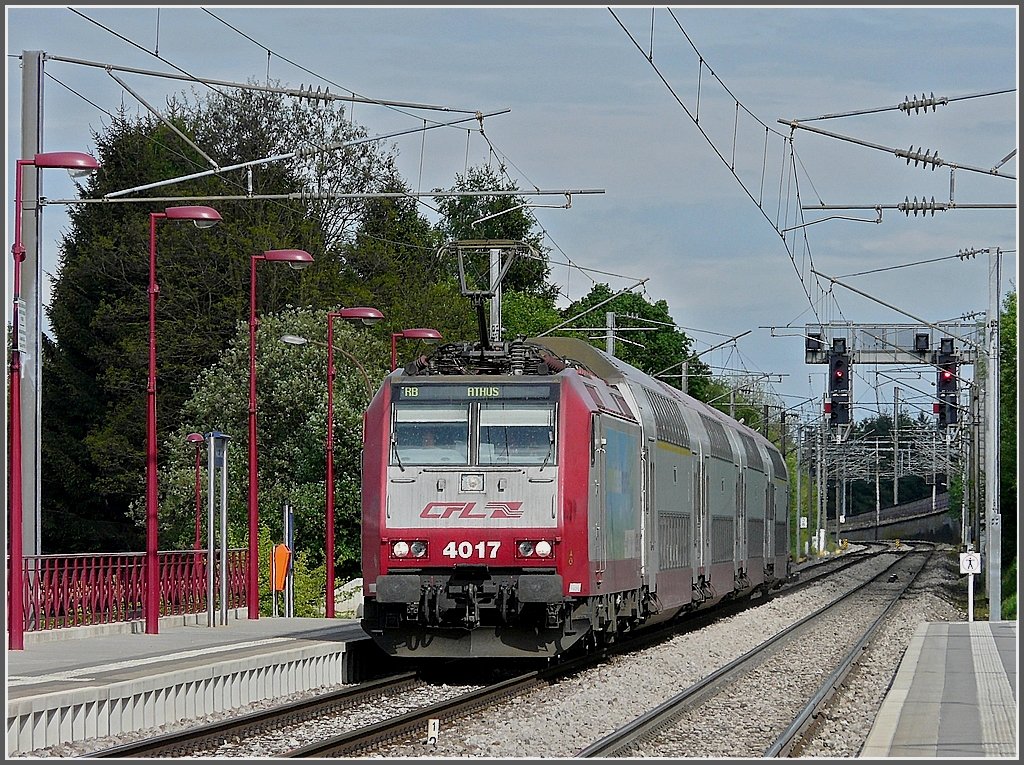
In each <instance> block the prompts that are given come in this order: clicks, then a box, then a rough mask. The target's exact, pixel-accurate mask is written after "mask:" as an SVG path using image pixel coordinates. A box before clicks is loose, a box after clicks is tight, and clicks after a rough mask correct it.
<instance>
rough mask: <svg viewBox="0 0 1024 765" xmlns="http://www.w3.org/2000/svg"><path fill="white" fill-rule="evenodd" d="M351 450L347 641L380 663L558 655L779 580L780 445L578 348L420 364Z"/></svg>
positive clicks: (783, 534) (451, 355)
mask: <svg viewBox="0 0 1024 765" xmlns="http://www.w3.org/2000/svg"><path fill="white" fill-rule="evenodd" d="M364 449H365V451H364V456H363V491H362V524H363V525H362V561H363V564H362V565H363V595H364V604H363V619H362V626H363V629H364V630H365V631H366V632H367V633H368V634H369V635H370V636H372V638H373V639H374V640H375V641H376V642H377V644H378V645H380V646H381V647H382V648H383V649H384V650H385V651H387V652H388V653H390V654H395V655H400V656H412V657H417V656H420V657H435V656H446V657H452V656H464V657H488V656H502V657H523V656H537V657H539V656H554V655H557V654H561V653H563V652H565V651H566V650H568V649H569V648H570V647H571V646H573V645H574V644H577V643H579V642H580V641H584V643H583V645H584V646H586V647H591V646H593V645H599V644H602V643H605V642H610V641H612V640H614V639H615V637H616V636H617V635H619V634H620V633H623V632H627V631H630V630H636V629H639V628H641V627H643V626H645V625H650V624H653V623H656V622H659V621H663V620H665V619H668V618H672V617H675V616H678V615H681V614H684V613H685V612H687V611H691V610H696V609H698V608H706V607H710V606H712V605H714V604H716V603H718V602H720V601H721V600H722V599H725V598H735V597H739V596H743V595H747V594H752V593H755V592H757V591H759V590H761V591H766V590H768V589H770V588H772V587H775V586H777V585H779V584H781V582H782V581H783V580H784V579H785V578H786V577H787V576H788V574H789V551H788V547H789V546H788V540H789V533H788V522H789V521H788V510H787V508H788V498H789V483H788V476H787V471H786V466H785V462H784V461H783V458H782V455H781V454H780V453H779V451H778V449H776V448H775V446H773V445H772V444H771V443H770V442H769V441H768V440H767V439H765V438H764V437H763V436H761V435H760V434H758V433H756V432H755V431H753V430H751V429H749V428H747V427H745V426H744V425H742V424H740V423H738V422H736V421H735V420H733V419H731V418H729V417H727V416H725V415H723V414H722V413H720V412H718V411H717V410H715V409H713V408H711V407H709V406H707V405H705V404H703V403H701V402H699V401H697V400H696V399H693V398H691V397H689V396H687V395H685V394H683V393H681V392H680V391H678V390H676V389H675V388H672V387H671V386H669V385H666V384H664V383H661V382H659V381H657V380H655V379H654V378H652V377H650V376H648V375H646V374H644V373H643V372H641V371H639V370H637V369H636V368H634V367H632V366H630V365H629V364H626V363H624V362H622V361H621V360H619V359H617V358H615V357H613V356H610V355H608V354H605V353H603V352H602V351H600V350H598V349H596V348H594V347H593V346H591V345H589V344H587V343H585V342H583V341H580V340H576V339H573V338H564V337H558V338H555V337H552V338H542V339H532V340H525V339H518V340H514V341H510V342H505V343H501V344H500V345H499V346H498V347H492V346H491V345H490V344H489V343H465V344H449V345H446V346H443V347H441V348H439V349H438V350H437V351H436V352H435V353H434V354H432V355H431V356H430V357H429V358H427V357H421V359H419V360H418V361H417V362H414V363H413V364H410V365H409V366H408V367H406V369H404V370H397V371H395V372H393V373H392V374H391V375H390V376H389V377H388V378H387V379H386V380H385V383H384V385H383V386H382V387H381V389H380V390H379V392H378V393H377V395H376V396H375V398H374V400H373V401H372V403H371V404H370V406H369V408H368V410H367V413H366V423H365V445H364Z"/></svg>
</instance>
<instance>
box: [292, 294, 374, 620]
mask: <svg viewBox="0 0 1024 765" xmlns="http://www.w3.org/2000/svg"><path fill="white" fill-rule="evenodd" d="M336 317H340V318H342V319H345V320H347V321H351V322H362V323H363V324H367V325H369V324H376V323H377V322H378V321H380V320H381V319H383V318H384V315H383V314H382V313H381V312H380V311H378V310H377V309H376V308H366V307H360V308H342V309H341V310H340V311H330V312H328V314H327V342H326V343H316V341H314V343H315V344H316V345H326V346H327V441H326V445H325V449H326V452H327V489H326V492H325V493H326V512H325V513H324V526H325V529H324V558H325V559H326V569H327V571H326V580H327V582H326V587H325V595H326V599H325V606H324V615H325V616H326V617H327V618H328V619H332V618H334V582H335V577H334V376H335V371H334V351H335V350H338V351H340V352H341V353H342V355H343V356H345V358H347V359H348V360H349V361H351V362H352V363H353V364H354V365H355V366H356V368H357V369H358V370H359V372H360V373H361V374H362V375H363V380H364V381H365V382H366V395H367V397H368V398H372V397H373V388H372V386H371V385H370V376H369V375H368V374H367V373H366V368H365V367H364V366H363V365H362V364H361V363H360V362H359V359H357V358H356V357H355V356H353V355H352V354H351V353H349V352H348V351H346V350H345V349H344V348H337V349H336V348H335V347H334V324H333V320H334V319H335V318H336ZM281 341H282V342H285V343H288V344H289V345H305V344H306V343H308V342H310V341H309V340H307V339H306V338H304V337H299V336H298V335H284V336H283V337H282V338H281Z"/></svg>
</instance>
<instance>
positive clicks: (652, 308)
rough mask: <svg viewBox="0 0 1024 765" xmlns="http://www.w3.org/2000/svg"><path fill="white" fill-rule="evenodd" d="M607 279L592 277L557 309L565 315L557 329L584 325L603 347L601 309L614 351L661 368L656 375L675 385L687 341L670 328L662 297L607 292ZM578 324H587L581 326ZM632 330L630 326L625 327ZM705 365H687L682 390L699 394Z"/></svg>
mask: <svg viewBox="0 0 1024 765" xmlns="http://www.w3.org/2000/svg"><path fill="white" fill-rule="evenodd" d="M613 295H614V293H613V292H612V290H611V288H610V287H609V286H608V285H607V284H602V283H597V284H595V285H594V286H593V287H592V288H591V290H590V292H589V293H588V294H587V295H586V296H585V297H583V298H581V299H580V300H577V301H576V302H574V303H572V304H571V305H570V306H568V307H567V308H566V309H565V310H563V311H562V315H563V317H564V318H563V321H566V320H570V319H571V321H569V323H568V324H567V325H566V326H565V327H564V328H562V329H559V330H557V332H558V334H571V335H573V336H576V337H578V336H580V335H579V332H572V331H571V330H572V329H573V328H578V329H579V331H586V332H587V335H586V337H587V338H588V339H589V340H590V342H591V343H592V344H593V345H595V346H596V347H598V348H601V349H604V348H605V342H606V336H607V334H608V333H607V332H606V331H605V330H604V329H603V327H604V326H605V314H606V313H608V312H612V313H614V314H615V326H616V330H615V355H616V356H617V357H618V358H620V359H622V360H623V361H625V362H627V363H629V364H632V365H633V366H635V367H636V368H637V369H640V370H641V371H643V372H646V373H647V374H649V375H652V376H653V375H659V374H662V372H663V371H664V370H670V371H671V374H662V376H661V377H660V379H662V380H664V381H665V382H667V383H668V384H669V385H672V386H674V387H676V388H678V387H680V385H681V377H680V362H681V361H683V360H684V359H685V358H686V357H687V356H689V355H690V353H691V345H692V341H691V340H690V338H689V337H687V335H686V333H685V332H682V331H681V330H679V329H677V328H676V325H675V322H674V321H672V317H671V316H670V315H669V312H668V303H666V302H665V301H664V300H659V301H658V302H656V303H650V302H648V301H647V300H646V299H645V298H644V297H643V296H642V295H637V294H636V293H633V292H626V293H623V294H621V295H618V296H615V297H613ZM583 328H588V329H587V330H584V329H583ZM631 330H634V331H631ZM708 371H709V370H708V369H707V367H706V366H705V365H704V364H703V363H702V362H700V361H699V360H696V361H691V362H690V365H689V370H688V373H689V378H688V384H687V387H688V392H689V393H690V395H691V396H695V397H696V398H701V397H702V396H703V395H704V394H705V393H706V390H707V380H706V375H707V373H708Z"/></svg>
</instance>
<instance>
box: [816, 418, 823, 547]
mask: <svg viewBox="0 0 1024 765" xmlns="http://www.w3.org/2000/svg"><path fill="white" fill-rule="evenodd" d="M817 430H818V432H817V434H816V435H817V452H818V454H817V465H816V470H815V478H816V479H817V487H818V497H817V500H818V501H817V509H818V518H817V522H816V524H815V526H814V549H815V551H817V553H818V554H819V555H821V553H822V550H821V547H822V545H821V542H822V533H821V510H822V507H821V505H822V502H823V501H824V500H825V491H824V486H825V477H824V475H823V471H822V468H823V467H824V465H823V464H822V463H823V462H824V460H823V459H822V451H823V449H824V445H823V443H822V442H823V441H824V439H825V428H824V426H823V425H819V426H818V429H817Z"/></svg>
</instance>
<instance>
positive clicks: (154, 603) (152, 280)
mask: <svg viewBox="0 0 1024 765" xmlns="http://www.w3.org/2000/svg"><path fill="white" fill-rule="evenodd" d="M158 220H190V221H192V222H193V223H195V225H196V228H209V227H210V226H214V225H216V224H217V222H218V221H220V213H219V212H217V211H216V210H214V209H213V208H212V207H203V206H201V205H184V206H181V207H168V208H166V209H165V210H164V211H163V212H162V213H150V214H149V381H148V383H147V385H146V603H145V612H146V634H147V635H155V634H157V633H158V632H159V631H160V628H159V620H160V567H159V564H158V563H157V486H156V296H157V294H158V293H159V292H160V288H159V287H158V286H157V283H156V222H157V221H158Z"/></svg>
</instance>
